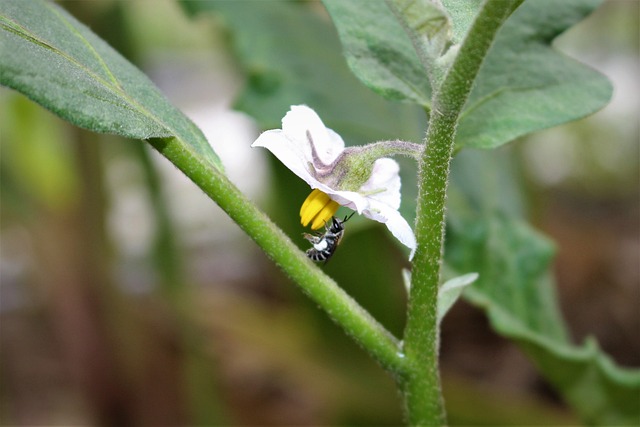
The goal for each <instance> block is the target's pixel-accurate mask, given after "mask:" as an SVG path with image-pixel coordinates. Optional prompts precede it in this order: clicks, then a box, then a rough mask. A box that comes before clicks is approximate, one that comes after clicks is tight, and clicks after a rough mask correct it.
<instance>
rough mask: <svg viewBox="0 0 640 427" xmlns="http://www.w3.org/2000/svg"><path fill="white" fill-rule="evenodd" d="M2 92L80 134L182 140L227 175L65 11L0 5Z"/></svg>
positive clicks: (167, 108)
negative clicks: (17, 94)
mask: <svg viewBox="0 0 640 427" xmlns="http://www.w3.org/2000/svg"><path fill="white" fill-rule="evenodd" d="M0 46H1V49H2V52H1V55H0V84H2V85H4V86H7V87H10V88H12V89H15V90H17V91H19V92H21V93H23V94H24V95H26V96H27V97H28V98H30V99H32V100H33V101H35V102H37V103H39V104H40V105H42V106H43V107H45V108H47V109H49V110H51V111H53V112H54V113H55V114H57V115H58V116H60V117H62V118H63V119H65V120H68V121H69V122H71V123H73V124H74V125H76V126H79V127H82V128H85V129H88V130H91V131H94V132H102V133H113V134H117V135H122V136H125V137H129V138H134V139H150V138H177V139H178V140H180V141H182V142H183V143H184V144H185V148H188V149H192V150H195V152H196V153H198V155H200V156H202V157H203V158H205V159H207V161H208V162H209V163H210V164H212V165H214V166H216V167H217V168H219V169H220V168H221V167H222V166H221V164H220V162H219V160H218V157H217V156H216V154H215V153H214V151H213V149H212V148H211V146H210V145H209V144H208V142H207V140H206V138H205V137H204V135H203V134H202V132H201V131H200V130H199V129H198V128H197V127H196V126H195V125H194V124H193V123H192V122H191V121H190V120H189V119H188V118H187V117H186V116H185V115H184V114H182V113H181V112H180V111H179V110H178V109H176V108H175V107H174V106H173V105H171V104H170V103H169V101H168V100H167V99H166V98H165V97H164V96H163V95H162V94H161V93H160V91H159V90H158V89H157V88H156V87H155V86H154V85H153V83H151V81H150V80H149V79H148V78H147V77H146V76H145V75H144V74H142V73H141V72H140V71H139V70H138V69H137V68H136V67H134V66H133V65H132V64H130V63H129V62H128V61H127V60H126V59H124V58H123V57H122V56H121V55H120V54H119V53H117V52H116V51H115V50H113V49H112V48H111V47H110V46H109V45H107V44H106V43H105V42H104V41H103V40H101V39H100V38H99V37H97V36H96V35H95V34H93V33H92V32H91V30H89V29H88V28H87V27H86V26H84V25H83V24H81V23H80V22H78V21H77V20H76V19H75V18H73V17H72V16H71V15H70V14H68V13H67V12H66V11H65V10H63V9H62V8H60V7H59V6H57V5H55V4H53V3H50V2H46V1H42V0H29V1H23V0H2V1H0Z"/></svg>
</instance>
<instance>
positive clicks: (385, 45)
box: [323, 0, 431, 107]
mask: <svg viewBox="0 0 640 427" xmlns="http://www.w3.org/2000/svg"><path fill="white" fill-rule="evenodd" d="M323 3H324V5H325V7H326V8H327V11H328V12H329V14H330V15H331V19H332V20H333V23H334V25H335V26H336V30H337V31H338V35H339V36H340V40H341V41H342V46H343V50H344V55H345V57H346V58H347V63H348V64H349V67H350V68H351V71H353V73H354V74H355V75H356V76H357V77H358V78H359V79H360V80H361V81H362V83H364V84H365V85H366V86H368V87H369V88H371V89H372V90H374V91H375V92H377V93H379V94H380V95H382V96H384V97H385V98H387V99H392V100H400V101H403V100H408V101H412V102H415V103H417V104H419V105H422V106H425V107H430V105H431V85H430V83H429V79H428V78H427V74H426V71H425V69H424V66H423V65H422V63H421V62H420V60H419V59H418V56H417V54H416V51H415V50H414V47H413V45H412V43H411V40H410V39H409V36H408V35H407V34H406V32H405V31H404V29H403V27H402V25H401V24H400V22H398V20H397V19H396V18H395V16H394V15H393V13H392V12H391V9H389V7H387V5H386V4H385V2H384V1H383V0H373V1H372V0H350V1H342V0H323Z"/></svg>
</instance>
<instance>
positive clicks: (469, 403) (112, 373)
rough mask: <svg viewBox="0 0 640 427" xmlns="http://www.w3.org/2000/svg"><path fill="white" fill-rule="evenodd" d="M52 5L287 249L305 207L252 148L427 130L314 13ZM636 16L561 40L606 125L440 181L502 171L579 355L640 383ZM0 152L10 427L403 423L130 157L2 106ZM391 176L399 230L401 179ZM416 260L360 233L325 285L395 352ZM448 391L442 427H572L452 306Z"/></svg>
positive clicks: (165, 172) (2, 394)
mask: <svg viewBox="0 0 640 427" xmlns="http://www.w3.org/2000/svg"><path fill="white" fill-rule="evenodd" d="M60 3H61V5H62V6H63V7H64V8H66V9H67V10H69V11H70V12H71V13H72V14H73V15H74V16H76V17H77V18H78V19H79V20H80V21H82V22H84V23H85V24H87V25H88V26H90V27H91V28H92V30H93V31H95V32H96V33H97V34H99V35H100V36H101V37H102V38H104V39H105V40H107V41H108V42H109V43H110V44H111V45H112V46H114V47H115V48H116V49H117V50H118V51H119V52H121V53H122V54H123V55H124V56H125V57H127V58H128V59H129V60H130V61H132V62H133V63H135V64H136V65H138V66H139V67H140V68H141V69H142V70H144V71H145V73H146V74H148V75H149V76H150V77H151V79H152V80H153V81H154V82H155V83H156V84H157V85H158V86H159V87H160V88H161V89H162V91H163V92H164V93H165V94H167V96H168V97H169V98H170V99H171V100H172V101H173V102H174V103H175V104H176V105H177V106H179V107H180V108H181V109H183V111H185V112H186V113H187V114H188V115H189V116H190V117H192V119H193V120H194V121H195V122H196V123H197V124H198V125H199V126H200V127H201V128H202V129H203V131H204V132H205V134H206V135H207V137H208V138H209V140H210V141H211V143H212V145H213V146H214V149H215V150H216V151H217V152H218V154H219V155H220V157H221V158H222V160H223V163H224V164H225V167H226V169H227V172H228V174H229V176H230V177H231V179H232V180H233V181H234V182H235V183H236V184H237V185H238V186H239V187H240V188H241V189H242V190H243V191H244V192H245V193H246V194H248V195H249V196H250V197H251V198H252V199H253V200H255V201H256V203H258V204H259V205H260V206H261V207H262V208H263V209H264V210H265V211H266V212H268V214H269V215H270V216H271V217H272V218H273V219H274V220H275V221H276V222H277V223H278V224H279V225H280V226H281V227H282V228H283V229H284V230H285V231H286V232H287V234H289V235H290V236H292V238H293V239H294V241H296V242H298V243H299V245H300V247H301V248H306V246H307V243H306V242H305V241H304V239H303V238H302V236H301V233H302V232H303V230H302V227H301V226H300V225H299V218H298V210H299V206H300V204H301V202H302V201H303V200H304V198H305V197H306V195H307V193H308V192H309V189H308V187H307V186H306V184H304V183H302V182H300V180H298V179H297V178H295V177H294V176H293V175H292V174H291V173H290V172H289V171H288V170H285V169H284V168H282V167H281V165H280V164H278V163H277V162H276V161H274V160H273V158H272V157H270V156H269V155H268V153H267V152H266V151H264V150H251V149H250V147H249V145H250V144H251V142H253V140H254V139H255V138H256V136H257V135H258V133H259V132H260V131H261V130H263V129H267V128H272V127H279V120H280V118H281V117H282V116H283V115H284V114H285V113H286V111H287V109H288V106H289V105H290V104H292V103H301V104H302V103H304V104H308V105H309V106H311V107H312V108H314V109H316V111H318V113H319V114H320V116H321V117H323V119H324V120H325V123H326V124H327V125H328V126H329V127H331V128H333V129H334V130H336V131H337V132H339V133H340V134H341V135H343V137H344V138H345V140H346V141H347V144H361V143H365V142H368V141H372V140H375V139H387V138H396V137H400V138H403V139H407V140H412V141H414V142H418V141H419V140H420V139H421V137H422V135H423V132H424V128H425V126H426V117H424V115H423V113H421V112H420V111H419V110H417V109H415V108H412V107H411V106H408V105H404V104H394V103H390V102H386V101H383V100H381V99H380V98H378V97H377V96H376V95H374V94H373V93H371V92H370V91H369V90H368V89H366V88H364V87H363V86H362V85H361V84H360V83H359V82H358V81H357V80H356V79H355V77H352V76H351V75H350V73H349V71H348V69H347V68H346V65H345V63H344V60H343V59H342V58H341V57H340V55H339V52H340V47H339V44H338V41H337V38H336V36H335V34H334V31H333V29H332V27H331V23H330V21H329V19H328V17H327V15H326V13H325V12H324V10H323V7H322V5H321V3H318V2H300V3H295V2H282V1H279V2H267V3H264V2H256V1H245V2H211V3H210V5H211V7H210V9H211V10H206V11H204V12H203V11H201V10H200V11H196V10H195V9H197V8H194V7H193V5H190V4H183V5H180V4H178V3H176V2H174V1H172V0H129V1H117V0H94V1H91V2H74V1H63V2H60ZM265 4H266V6H265ZM207 9H209V7H207ZM639 16H640V3H638V2H636V1H634V0H629V1H623V0H613V1H607V2H605V3H604V5H603V6H602V7H601V8H600V9H599V10H598V11H597V12H596V13H595V14H594V15H592V16H591V17H589V18H588V19H587V20H586V21H584V22H583V23H581V24H580V25H579V26H577V27H575V28H574V29H572V30H571V31H570V32H569V33H567V34H565V35H563V36H562V37H561V38H560V39H558V40H557V42H556V45H557V46H558V48H559V49H561V50H562V51H564V52H567V53H568V54H569V55H571V56H573V57H576V58H578V59H580V60H582V61H584V62H586V63H588V64H590V65H591V66H593V67H594V68H596V69H598V70H600V71H601V72H602V73H604V74H605V75H607V76H608V77H609V78H610V79H611V80H612V81H613V83H614V87H615V91H614V97H613V100H612V102H611V104H610V105H609V106H608V107H607V108H605V109H604V110H602V111H600V112H599V113H597V114H595V115H593V116H591V117H589V118H587V119H584V120H581V121H579V122H575V123H571V124H569V125H566V126H562V127H559V128H555V129H551V130H547V131H543V132H540V133H537V134H535V135H532V136H530V137H527V138H524V139H523V140H522V141H519V142H517V143H515V144H511V145H509V146H507V147H504V148H501V149H499V150H497V151H494V152H488V153H484V152H477V151H469V152H463V153H462V154H461V155H460V156H459V157H458V158H456V160H455V161H454V165H453V174H454V176H453V177H452V180H453V182H454V184H453V185H454V186H458V187H462V188H461V189H460V188H458V190H461V191H466V190H468V189H466V188H464V187H465V186H466V185H472V182H473V179H471V180H469V179H467V180H465V179H464V174H465V173H467V174H468V173H469V168H470V167H473V168H477V171H478V173H482V171H483V170H487V169H495V168H504V170H506V171H507V172H506V174H507V178H506V179H508V180H509V181H510V185H511V187H512V188H513V190H514V191H513V193H506V194H505V196H504V197H506V198H508V200H507V201H506V203H508V204H511V205H515V206H517V209H521V210H522V211H524V212H526V213H527V214H526V215H527V216H528V217H529V218H531V220H532V222H533V223H534V225H535V226H536V227H537V228H539V229H540V230H542V231H544V232H545V233H546V234H548V235H549V236H551V237H552V238H553V239H554V240H555V241H556V242H557V245H558V257H557V259H556V262H555V267H554V268H555V272H556V273H557V280H558V286H559V289H558V294H559V297H560V305H561V308H562V310H563V314H564V316H565V318H566V319H567V321H568V323H569V327H570V330H571V333H572V335H573V337H574V338H575V339H576V340H577V341H578V342H581V341H582V339H583V338H584V337H585V336H587V335H590V334H591V335H595V336H596V337H597V339H598V341H599V343H600V345H601V346H602V348H603V349H604V350H605V351H606V352H607V353H609V354H610V355H611V356H612V357H613V358H614V360H616V361H617V362H618V363H620V364H622V365H624V366H638V365H640V343H639V342H638V340H637V336H638V332H640V330H639V329H640V316H639V314H638V301H640V287H639V284H640V267H639V262H640V261H639V260H640V237H639V234H640V223H639V217H640V198H639V190H640V188H639V187H640V161H639V158H640V152H639V144H638V142H639V141H638V140H639V119H638V118H639V114H640V113H639V111H640V108H639V101H638V97H637V93H638V92H640V88H639V87H638V86H639V83H638V78H637V76H638V75H640V62H639V41H638V28H639V25H638V24H639V23H638V20H639V18H638V17H639ZM274 64H276V65H274ZM0 148H1V157H0V190H1V193H0V197H1V199H0V200H1V202H2V204H1V206H0V209H1V210H0V214H1V215H2V216H1V225H0V231H1V234H0V249H1V253H0V268H1V270H0V320H1V323H0V328H1V329H0V332H1V334H0V346H1V350H2V353H1V359H0V387H1V388H0V422H1V423H2V424H3V425H9V424H10V425H52V424H76V425H196V424H197V425H215V424H242V425H312V424H313V425H362V424H376V425H385V424H386V425H397V424H400V423H401V422H402V414H401V401H400V398H399V395H398V393H397V392H396V391H395V388H394V384H393V382H392V380H391V379H390V378H389V377H388V376H387V375H386V374H385V373H384V372H383V371H382V369H380V368H379V367H378V366H377V365H376V364H375V363H374V362H372V361H371V360H369V358H368V357H367V356H366V354H365V353H364V352H363V351H362V350H361V349H360V348H359V347H357V346H356V345H355V344H353V343H352V342H351V341H350V339H349V338H348V337H346V336H344V334H343V332H342V331H341V330H339V329H338V328H337V327H336V326H335V325H334V324H333V323H331V322H330V321H329V320H328V319H327V317H326V315H325V314H324V313H322V312H320V311H319V310H318V309H317V308H316V307H315V306H314V305H313V304H312V303H310V302H309V301H308V300H307V299H306V297H305V296H304V295H302V294H301V292H299V290H298V289H297V288H296V287H295V286H293V285H292V283H290V282H289V281H288V279H287V278H285V277H283V276H282V274H281V273H280V272H279V271H278V270H277V269H276V268H275V267H274V266H273V265H272V264H271V263H270V262H269V260H268V259H266V257H265V256H264V255H262V254H261V252H260V250H259V249H258V248H257V247H256V246H255V245H254V244H253V243H252V242H251V241H250V240H249V239H248V238H247V237H246V236H244V235H243V234H242V233H241V231H240V230H239V229H238V228H237V227H236V226H235V225H234V224H233V223H232V222H231V221H230V220H229V219H227V218H226V217H225V215H224V214H223V213H222V212H221V211H220V209H218V208H217V207H216V206H215V204H214V203H213V202H211V201H210V200H209V199H207V198H206V197H205V196H204V195H203V194H202V193H201V191H200V190H199V189H198V188H197V187H196V186H195V185H193V184H192V183H191V182H189V181H188V180H187V179H186V178H185V177H183V176H181V175H180V173H179V172H178V171H177V170H176V169H175V168H174V167H173V166H172V165H170V164H169V163H168V162H167V161H165V160H164V159H162V158H160V157H159V156H158V155H157V154H156V153H154V152H151V150H149V149H148V148H147V147H146V146H145V145H144V144H143V143H142V142H140V141H131V140H124V139H122V138H117V137H113V136H109V135H97V134H93V133H89V132H86V131H83V130H80V129H77V128H74V127H72V126H70V125H67V124H66V123H65V122H63V121H61V120H60V119H58V118H57V117H55V116H53V115H52V114H50V113H49V112H47V111H45V110H43V109H42V108H40V107H38V106H37V105H35V104H33V103H31V102H30V101H28V100H26V99H25V98H24V97H23V96H21V95H19V94H16V93H14V92H11V91H9V90H7V89H5V88H2V89H0ZM401 162H402V170H403V207H402V209H403V213H404V214H405V215H406V216H407V217H408V218H410V220H412V219H413V216H412V215H414V214H412V212H414V210H415V209H414V206H415V195H416V188H415V173H416V171H415V164H412V162H411V161H405V160H401ZM473 170H476V169H473ZM456 177H457V178H458V179H456ZM480 178H481V177H480ZM477 181H478V182H481V181H482V180H481V179H478V180H477ZM465 183H466V184H465ZM470 191H473V190H470ZM406 255H407V254H406V252H405V251H404V250H403V248H401V247H400V246H399V245H398V244H397V243H396V242H394V240H393V239H392V238H390V235H389V233H388V231H387V230H386V229H385V228H384V227H382V226H380V225H379V224H373V223H371V222H370V221H366V220H364V219H361V218H354V219H353V220H352V221H350V223H349V227H348V229H347V234H346V238H345V240H344V243H343V245H341V247H340V250H339V252H338V254H337V256H336V257H334V258H333V259H332V261H331V263H329V264H328V265H327V266H326V267H324V268H325V270H326V271H327V272H328V274H329V275H331V276H332V277H334V278H336V280H337V281H338V283H340V284H341V285H342V286H344V288H345V289H346V290H347V291H348V292H349V293H350V294H351V295H353V296H354V298H356V300H358V301H359V302H360V303H361V304H362V305H363V306H365V307H366V308H367V309H368V310H370V311H371V312H372V314H373V315H374V316H375V317H376V318H378V319H379V320H380V321H381V322H382V323H383V324H384V325H385V326H386V327H387V328H389V329H390V330H391V331H392V332H393V333H394V334H396V335H398V336H399V335H400V334H401V331H402V328H403V323H404V314H403V313H404V310H405V303H406V298H405V294H404V290H403V286H402V280H401V273H400V271H401V269H402V268H403V267H407V266H408V263H407V261H406ZM380 259H384V260H386V262H383V263H382V262H379V260H380ZM442 372H443V384H444V392H445V399H446V402H447V409H448V411H449V418H450V423H451V424H452V425H456V424H457V425H469V424H474V425H478V424H484V425H497V424H501V425H507V424H508V425H513V424H531V423H532V422H535V423H536V424H548V425H559V424H567V425H568V424H575V423H577V422H578V421H577V420H576V418H575V416H574V415H573V414H572V413H571V412H570V411H569V410H568V409H567V408H566V406H565V405H564V404H563V403H562V402H561V401H560V399H559V398H558V396H557V395H556V394H555V392H554V391H553V390H552V389H551V388H550V387H548V386H547V385H546V383H545V382H544V381H543V380H542V379H541V378H540V376H539V375H538V374H537V373H536V371H535V370H534V368H533V366H532V365H531V364H530V363H529V362H528V360H527V359H526V358H525V357H524V356H523V355H522V353H521V352H520V351H519V350H518V349H517V348H516V347H515V346H514V345H512V344H511V343H509V342H507V341H505V340H504V339H502V338H500V337H498V336H497V335H495V334H494V333H493V332H492V331H491V330H490V328H489V326H488V324H487V321H486V319H485V318H484V315H483V314H482V313H481V312H480V311H479V310H477V309H475V308H473V307H471V306H469V305H468V304H466V303H464V302H460V303H458V304H457V305H456V306H455V307H454V309H453V310H452V311H451V313H450V314H449V315H448V316H447V318H446V319H445V321H444V323H443V331H442Z"/></svg>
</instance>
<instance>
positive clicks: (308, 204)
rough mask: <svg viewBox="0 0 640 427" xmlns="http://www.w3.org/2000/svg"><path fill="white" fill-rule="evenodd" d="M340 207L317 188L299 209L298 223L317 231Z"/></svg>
mask: <svg viewBox="0 0 640 427" xmlns="http://www.w3.org/2000/svg"><path fill="white" fill-rule="evenodd" d="M339 207H340V205H339V204H338V202H336V201H334V200H332V199H331V198H330V197H329V196H327V195H326V194H325V193H323V192H322V191H320V190H318V189H317V188H316V189H315V190H313V191H312V192H311V194H309V197H307V199H306V200H305V201H304V203H303V204H302V207H301V208H300V223H301V224H302V225H303V226H305V227H306V226H307V225H308V224H309V223H311V229H312V230H317V229H318V228H320V227H322V226H324V225H325V224H326V223H327V222H328V221H329V220H330V219H331V217H332V216H333V215H334V214H335V213H336V211H337V210H338V208H339Z"/></svg>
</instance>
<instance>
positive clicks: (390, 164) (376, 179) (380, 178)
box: [358, 158, 400, 210]
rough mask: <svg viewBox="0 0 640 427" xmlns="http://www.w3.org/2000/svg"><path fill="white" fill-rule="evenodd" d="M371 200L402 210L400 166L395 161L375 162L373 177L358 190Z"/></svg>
mask: <svg viewBox="0 0 640 427" xmlns="http://www.w3.org/2000/svg"><path fill="white" fill-rule="evenodd" d="M358 192H359V193H361V194H365V195H368V196H367V197H368V198H369V199H373V200H376V201H378V202H380V203H384V204H386V205H388V206H390V207H391V208H393V209H395V210H398V209H399V208H400V166H399V165H398V162H396V161H395V160H393V159H387V158H382V159H378V160H376V161H375V163H374V164H373V170H372V172H371V177H370V178H369V179H368V180H367V182H365V183H364V184H363V185H362V187H360V189H359V190H358Z"/></svg>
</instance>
